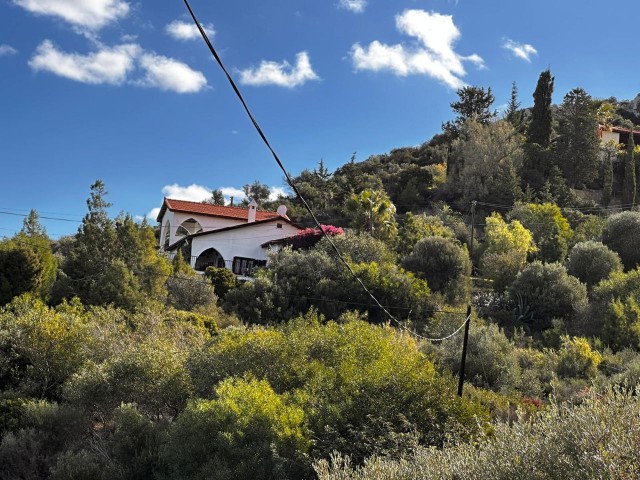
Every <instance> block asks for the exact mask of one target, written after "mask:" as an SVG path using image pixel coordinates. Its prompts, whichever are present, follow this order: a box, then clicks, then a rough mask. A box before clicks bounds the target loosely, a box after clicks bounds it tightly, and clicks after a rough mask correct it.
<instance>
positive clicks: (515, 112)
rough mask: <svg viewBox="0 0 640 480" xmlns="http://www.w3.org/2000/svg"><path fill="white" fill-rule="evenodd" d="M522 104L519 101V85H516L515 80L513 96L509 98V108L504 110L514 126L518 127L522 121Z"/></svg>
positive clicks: (512, 85)
mask: <svg viewBox="0 0 640 480" xmlns="http://www.w3.org/2000/svg"><path fill="white" fill-rule="evenodd" d="M520 105H521V104H520V102H519V101H518V87H517V86H516V82H513V83H512V84H511V98H510V99H509V103H508V105H507V109H506V110H505V111H504V118H505V119H506V120H507V121H508V122H509V123H511V125H513V127H514V128H518V127H519V126H520V124H521V123H522V113H521V112H520Z"/></svg>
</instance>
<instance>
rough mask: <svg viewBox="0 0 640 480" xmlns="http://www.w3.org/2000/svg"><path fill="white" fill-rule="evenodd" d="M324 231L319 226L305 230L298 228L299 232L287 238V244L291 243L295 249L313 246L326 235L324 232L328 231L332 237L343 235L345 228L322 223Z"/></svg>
mask: <svg viewBox="0 0 640 480" xmlns="http://www.w3.org/2000/svg"><path fill="white" fill-rule="evenodd" d="M320 227H321V228H322V231H320V229H319V228H305V229H304V230H298V234H297V235H295V236H293V237H290V238H288V239H287V244H288V245H291V246H292V248H293V249H294V250H297V249H299V248H310V247H313V246H314V245H315V244H316V243H318V242H319V241H320V239H321V238H322V237H323V236H324V235H323V233H322V232H324V233H326V234H327V235H329V236H330V237H335V236H336V235H343V234H344V230H343V229H342V227H335V226H333V225H320Z"/></svg>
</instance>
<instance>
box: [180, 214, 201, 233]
mask: <svg viewBox="0 0 640 480" xmlns="http://www.w3.org/2000/svg"><path fill="white" fill-rule="evenodd" d="M201 231H202V225H200V223H199V222H198V221H197V220H195V219H193V218H189V219H188V220H185V221H184V222H182V224H181V225H180V226H179V227H178V229H177V230H176V235H179V236H181V237H184V236H185V235H193V234H194V233H200V232H201Z"/></svg>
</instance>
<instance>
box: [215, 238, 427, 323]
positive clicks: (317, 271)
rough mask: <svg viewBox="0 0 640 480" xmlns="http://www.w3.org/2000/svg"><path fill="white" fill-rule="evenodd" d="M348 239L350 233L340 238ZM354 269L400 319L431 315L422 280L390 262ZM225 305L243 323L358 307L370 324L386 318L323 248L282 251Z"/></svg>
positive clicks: (331, 313) (337, 312) (230, 295)
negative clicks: (364, 313)
mask: <svg viewBox="0 0 640 480" xmlns="http://www.w3.org/2000/svg"><path fill="white" fill-rule="evenodd" d="M344 238H348V236H344V237H336V239H344ZM356 238H357V237H356ZM367 242H369V240H367ZM320 244H322V242H320ZM356 245H357V243H356ZM365 254H366V251H365ZM351 268H352V269H353V271H354V272H355V273H356V275H357V276H358V277H359V278H360V279H361V281H362V282H363V283H364V284H365V285H366V287H367V288H368V289H369V290H370V291H371V292H372V293H374V295H375V296H376V297H377V298H378V300H379V301H380V303H381V304H382V305H383V306H385V307H386V308H387V309H389V310H390V311H391V312H392V313H393V314H394V315H395V316H396V317H398V318H403V319H406V318H407V317H408V316H409V313H410V312H412V311H413V313H412V316H413V318H419V319H420V318H424V317H425V316H426V315H427V311H428V310H429V308H430V296H429V289H428V288H427V285H426V284H425V282H424V281H422V280H419V279H417V278H415V277H414V276H413V275H412V274H411V273H409V272H406V271H404V270H403V269H401V268H399V267H397V266H396V265H395V264H393V263H389V262H385V263H380V264H378V263H376V262H370V263H360V264H355V263H353V264H351ZM224 307H225V310H226V311H228V312H232V313H235V314H237V315H238V316H239V317H240V318H241V319H242V320H244V321H247V322H250V323H259V324H265V323H271V322H273V323H275V322H282V321H285V320H288V319H290V318H294V317H296V316H297V315H300V314H302V313H304V312H306V311H308V310H309V308H311V307H314V308H317V309H318V311H319V312H320V313H322V314H324V315H326V316H327V317H328V318H332V319H335V318H337V317H339V316H340V315H341V314H342V313H344V312H346V311H347V310H349V309H359V310H361V311H366V312H367V313H368V315H369V319H370V320H371V321H372V322H381V321H386V320H388V316H387V315H386V314H385V313H384V311H382V310H381V309H380V307H379V306H377V305H376V304H375V302H374V301H373V300H372V299H371V297H370V296H369V295H368V294H367V293H366V292H365V291H364V290H363V288H362V286H361V285H360V283H359V282H358V281H357V280H356V279H355V278H354V277H353V276H352V275H351V273H350V272H349V270H347V268H346V267H345V266H344V265H343V264H342V263H341V262H339V261H338V260H337V259H336V258H335V257H332V256H330V255H329V253H327V252H325V251H322V250H308V251H303V250H298V251H295V252H294V251H291V250H290V249H288V248H287V249H284V250H283V251H281V252H279V253H278V254H277V255H276V256H274V257H273V258H272V260H271V263H270V265H269V268H268V269H266V270H265V271H264V272H263V274H262V275H260V276H258V277H257V278H256V279H255V281H254V282H252V283H249V282H247V283H246V284H244V285H242V286H240V287H238V288H236V289H234V290H232V291H230V292H229V293H228V294H227V297H226V299H225V303H224Z"/></svg>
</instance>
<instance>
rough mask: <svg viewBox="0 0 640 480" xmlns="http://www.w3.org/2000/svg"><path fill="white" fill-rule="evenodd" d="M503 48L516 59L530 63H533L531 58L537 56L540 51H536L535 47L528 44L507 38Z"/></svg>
mask: <svg viewBox="0 0 640 480" xmlns="http://www.w3.org/2000/svg"><path fill="white" fill-rule="evenodd" d="M502 48H504V49H505V50H509V51H510V52H511V53H513V54H514V55H515V56H516V57H518V58H521V59H522V60H525V61H527V62H529V63H531V56H532V55H537V54H538V50H536V49H535V47H534V46H533V45H530V44H528V43H518V42H515V41H513V40H511V39H510V38H506V39H505V40H504V42H503V43H502Z"/></svg>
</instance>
